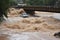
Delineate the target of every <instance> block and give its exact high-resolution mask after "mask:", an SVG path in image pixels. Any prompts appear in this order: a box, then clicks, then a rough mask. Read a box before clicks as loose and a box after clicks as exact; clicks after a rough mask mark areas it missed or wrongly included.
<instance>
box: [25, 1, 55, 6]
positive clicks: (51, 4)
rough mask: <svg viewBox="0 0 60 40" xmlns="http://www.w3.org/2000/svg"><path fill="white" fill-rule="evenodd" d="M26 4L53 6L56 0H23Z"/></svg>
mask: <svg viewBox="0 0 60 40" xmlns="http://www.w3.org/2000/svg"><path fill="white" fill-rule="evenodd" d="M25 1H26V4H28V5H33V6H53V5H54V4H55V2H56V0H25Z"/></svg>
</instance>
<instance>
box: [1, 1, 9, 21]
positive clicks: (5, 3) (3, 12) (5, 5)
mask: <svg viewBox="0 0 60 40" xmlns="http://www.w3.org/2000/svg"><path fill="white" fill-rule="evenodd" d="M9 2H10V0H0V22H1V21H3V20H4V16H5V17H6V18H7V17H8V16H7V9H8V8H9Z"/></svg>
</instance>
